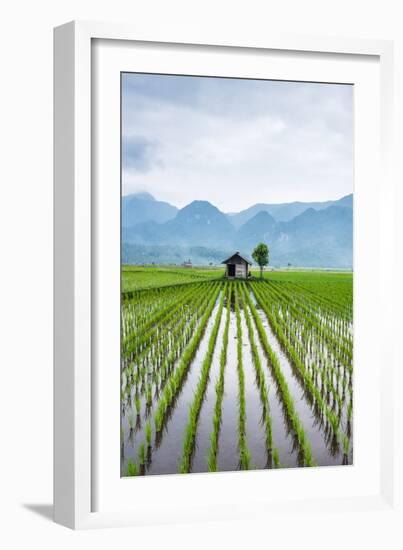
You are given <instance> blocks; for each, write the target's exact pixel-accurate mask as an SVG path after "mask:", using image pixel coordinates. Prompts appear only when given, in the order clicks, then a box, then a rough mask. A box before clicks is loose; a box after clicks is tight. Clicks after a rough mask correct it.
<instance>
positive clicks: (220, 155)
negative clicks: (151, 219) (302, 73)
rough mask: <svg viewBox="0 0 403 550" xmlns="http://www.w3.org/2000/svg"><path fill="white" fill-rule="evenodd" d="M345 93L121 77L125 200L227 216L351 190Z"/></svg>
mask: <svg viewBox="0 0 403 550" xmlns="http://www.w3.org/2000/svg"><path fill="white" fill-rule="evenodd" d="M352 133H353V90H352V87H351V86H347V85H338V84H312V83H300V82H278V81H266V80H240V79H223V78H205V77H189V76H168V75H145V74H132V73H125V74H124V75H123V76H122V170H123V173H122V182H123V194H124V195H127V194H130V193H135V192H139V191H148V192H149V193H151V194H152V195H154V196H155V198H157V199H159V200H165V201H168V202H170V203H172V204H174V205H175V206H178V207H183V206H185V205H186V204H188V203H189V202H191V201H192V200H196V199H198V200H208V201H210V202H212V203H213V204H214V205H215V206H217V207H218V208H220V209H221V210H223V211H225V212H234V211H238V210H242V209H244V208H247V207H248V206H250V205H252V204H254V203H257V202H267V203H276V202H290V201H297V200H299V201H311V200H315V201H316V200H327V199H337V198H340V197H342V196H343V195H346V194H348V193H351V192H352V188H353V164H352V163H353V160H352V152H353V142H352V135H353V134H352Z"/></svg>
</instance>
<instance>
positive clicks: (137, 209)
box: [122, 193, 178, 227]
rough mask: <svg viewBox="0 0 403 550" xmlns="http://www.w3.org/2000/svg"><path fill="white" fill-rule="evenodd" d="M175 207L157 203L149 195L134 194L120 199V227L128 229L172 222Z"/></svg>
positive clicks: (175, 210)
mask: <svg viewBox="0 0 403 550" xmlns="http://www.w3.org/2000/svg"><path fill="white" fill-rule="evenodd" d="M177 211H178V209H177V208H176V206H172V204H169V203H168V202H163V201H157V200H156V199H155V198H154V197H153V196H152V195H150V193H135V194H133V195H125V196H124V197H122V226H123V227H130V226H133V225H136V224H139V223H144V222H148V221H153V222H157V223H164V222H167V221H168V220H172V219H173V218H174V217H175V216H176V213H177Z"/></svg>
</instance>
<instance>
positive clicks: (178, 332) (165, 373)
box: [135, 285, 217, 416]
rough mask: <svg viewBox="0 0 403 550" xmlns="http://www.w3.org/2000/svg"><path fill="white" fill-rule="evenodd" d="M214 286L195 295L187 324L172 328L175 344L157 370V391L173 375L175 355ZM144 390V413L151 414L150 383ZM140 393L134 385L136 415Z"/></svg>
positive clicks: (195, 323) (139, 404)
mask: <svg viewBox="0 0 403 550" xmlns="http://www.w3.org/2000/svg"><path fill="white" fill-rule="evenodd" d="M215 288H217V286H216V285H212V286H211V287H210V288H209V292H208V293H207V294H199V295H198V296H197V298H196V300H195V301H194V304H193V305H192V309H194V311H193V312H192V315H193V316H192V317H191V320H190V322H189V323H188V326H186V327H185V326H184V325H183V324H182V323H180V324H179V325H176V326H175V328H174V330H173V336H174V337H175V344H174V346H173V347H172V349H171V351H170V353H168V354H167V355H166V357H165V359H164V362H163V363H162V365H161V367H160V369H159V372H158V374H159V376H158V383H159V384H160V385H159V387H158V388H157V389H158V390H159V391H160V390H162V389H163V388H164V387H165V385H166V383H168V382H169V381H170V379H171V377H172V376H173V374H174V371H173V370H172V369H173V368H175V367H176V368H177V364H176V359H177V357H179V354H180V353H181V352H182V350H183V349H185V347H186V345H187V344H188V342H189V340H190V339H191V337H192V333H193V330H194V329H195V327H196V325H197V323H198V322H199V319H200V316H201V315H202V314H203V312H204V311H205V309H206V308H207V306H208V304H209V300H210V298H211V296H212V295H213V293H214V289H215ZM154 382H155V381H154ZM155 383H156V382H155ZM146 388H148V393H147V391H146ZM159 391H158V392H157V393H158V396H159ZM144 392H145V403H146V407H148V410H147V409H146V413H148V414H151V412H152V404H153V402H152V395H151V391H150V385H148V387H144ZM141 395H142V392H141V391H140V392H139V391H138V386H136V394H135V405H136V411H137V415H138V416H139V415H140V411H141V399H140V397H141ZM150 400H151V401H150Z"/></svg>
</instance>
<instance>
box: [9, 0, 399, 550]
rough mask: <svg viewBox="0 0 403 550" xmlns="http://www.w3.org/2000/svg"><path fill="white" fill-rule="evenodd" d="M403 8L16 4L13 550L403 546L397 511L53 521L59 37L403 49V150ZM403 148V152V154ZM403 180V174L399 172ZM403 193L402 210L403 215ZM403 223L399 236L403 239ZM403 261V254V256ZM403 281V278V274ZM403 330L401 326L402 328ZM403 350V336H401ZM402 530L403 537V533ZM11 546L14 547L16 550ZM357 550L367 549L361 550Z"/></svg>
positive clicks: (91, 0)
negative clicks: (138, 35) (100, 24)
mask: <svg viewBox="0 0 403 550" xmlns="http://www.w3.org/2000/svg"><path fill="white" fill-rule="evenodd" d="M401 4H402V2H401V1H399V0H382V1H380V0H379V1H378V0H374V1H371V0H338V1H337V2H336V1H323V0H264V1H261V2H260V1H258V0H249V1H248V2H246V1H238V0H221V1H218V0H193V1H192V0H185V1H181V0H165V1H164V0H144V1H143V2H139V1H136V0H113V1H111V0H109V1H106V0H69V1H67V0H56V1H53V2H51V1H46V0H36V1H28V0H13V1H12V2H7V3H6V2H3V3H2V6H1V8H0V15H1V19H0V20H1V32H0V56H1V65H0V67H1V77H2V78H1V84H0V140H1V143H0V146H1V149H0V150H1V160H0V172H1V177H0V185H1V190H0V224H1V225H0V236H1V271H0V274H1V275H0V277H1V281H0V330H1V332H0V334H1V340H0V356H1V359H0V365H1V366H0V369H1V371H0V372H1V385H0V422H1V424H0V425H1V452H0V464H1V469H0V475H1V478H0V479H1V481H0V507H1V509H0V517H1V519H2V521H1V529H0V545H1V546H2V547H3V548H7V549H9V548H21V547H23V545H27V544H31V545H32V544H33V545H34V546H35V547H37V546H38V547H39V546H40V547H42V548H53V547H57V548H58V549H63V548H70V547H72V546H73V545H74V547H75V548H84V547H88V546H89V545H91V546H93V547H97V548H104V547H105V548H108V547H110V546H111V545H112V544H113V545H114V546H115V547H116V545H130V546H131V547H136V548H140V545H141V546H143V547H147V548H149V549H153V548H157V547H160V546H163V547H164V548H188V547H189V546H191V547H193V548H206V547H211V548H215V547H219V545H220V546H222V545H225V547H226V548H234V549H235V548H243V547H248V546H251V545H257V544H259V545H262V547H263V545H264V546H266V547H270V545H271V546H273V545H275V546H277V547H281V548H291V547H295V546H297V547H298V548H301V549H304V548H309V549H314V548H321V547H326V548H327V549H329V550H330V549H333V548H340V547H341V546H344V547H345V548H354V547H358V545H360V546H361V545H362V543H363V542H364V540H365V541H366V542H365V546H366V547H367V548H378V547H382V548H388V550H389V549H392V548H398V547H401V546H400V545H401V544H402V529H401V528H400V529H399V528H398V526H397V524H396V516H392V515H391V514H387V513H384V514H381V515H371V514H359V513H357V514H355V515H353V516H352V515H345V516H344V515H340V514H339V515H338V516H332V515H331V514H324V515H321V517H320V521H318V518H314V517H311V516H309V515H306V516H303V517H301V518H299V519H298V520H295V518H294V519H293V524H292V525H290V524H289V521H288V520H287V517H286V516H279V517H276V518H269V517H268V519H267V523H266V525H262V524H254V523H251V522H242V523H238V524H231V525H229V524H214V525H208V526H207V525H195V526H189V525H188V526H185V527H175V526H171V527H157V528H153V529H151V528H142V529H140V530H137V531H135V530H133V529H123V530H116V529H115V530H105V531H103V532H79V533H74V532H71V531H68V530H66V529H64V528H61V527H59V526H56V525H54V524H52V523H51V522H50V521H49V520H48V519H46V517H44V516H50V515H51V508H50V505H51V499H52V28H53V27H54V26H56V25H59V24H61V23H64V22H66V21H69V20H72V19H95V20H106V21H108V20H109V21H118V22H119V21H125V22H129V21H132V22H133V23H134V24H136V25H138V26H139V28H140V27H141V25H142V22H147V23H150V22H152V23H153V25H154V26H155V29H156V35H158V30H159V29H163V28H166V27H167V26H169V27H170V28H171V30H172V31H174V30H175V28H179V27H182V26H186V27H187V28H188V29H189V30H192V31H193V30H194V31H195V32H196V31H197V30H198V29H199V30H200V29H202V28H203V27H207V26H208V27H213V28H214V30H215V31H216V32H220V31H221V30H222V29H225V28H226V27H228V26H230V27H232V28H234V29H237V30H238V31H239V33H242V29H244V28H248V29H250V27H256V28H257V29H258V30H259V31H260V32H262V31H264V30H267V32H268V33H269V32H270V29H275V30H276V31H277V32H278V31H284V32H296V33H313V34H330V35H341V36H361V37H372V38H386V39H395V40H396V47H397V51H396V67H397V77H398V82H397V93H398V94H399V97H400V104H399V110H398V113H397V122H398V131H397V137H398V140H399V144H400V145H402V143H403V141H402V131H401V129H400V128H401V127H402V125H401V123H402V121H403V119H402V110H401V104H402V103H403V86H402V82H403V80H402V76H403V75H402V73H403V17H402V13H401V12H400V8H401ZM400 150H403V148H402V149H400ZM399 177H400V182H401V181H402V173H401V171H400V172H399ZM401 188H402V186H401V185H400V188H399V189H398V196H397V197H396V200H398V201H399V202H400V204H403V201H402V198H403V197H402V195H403V193H402V190H401ZM402 227H403V225H402V222H401V221H400V220H397V221H396V224H395V229H396V231H399V232H400V235H401V234H402ZM400 257H401V255H400ZM399 275H400V280H403V276H402V270H401V269H400V271H399ZM400 329H401V327H400ZM395 335H396V337H397V338H400V339H401V335H400V332H399V333H398V332H397V329H396V332H395ZM398 533H400V534H398ZM6 540H7V542H6ZM356 545H357V546H356Z"/></svg>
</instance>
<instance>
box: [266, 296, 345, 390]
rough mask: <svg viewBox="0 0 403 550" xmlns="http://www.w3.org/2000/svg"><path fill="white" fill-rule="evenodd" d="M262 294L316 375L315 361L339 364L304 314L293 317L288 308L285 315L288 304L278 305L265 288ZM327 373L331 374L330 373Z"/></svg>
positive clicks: (297, 350) (324, 365)
mask: <svg viewBox="0 0 403 550" xmlns="http://www.w3.org/2000/svg"><path fill="white" fill-rule="evenodd" d="M259 290H262V288H259ZM261 294H262V296H265V295H266V297H267V299H265V302H266V306H267V307H269V306H270V310H271V312H272V314H273V315H274V317H275V318H276V320H277V322H278V323H279V324H280V325H281V326H282V327H283V331H284V333H285V335H286V337H287V338H288V339H290V340H292V342H293V345H294V348H295V351H296V353H297V354H298V355H299V357H300V359H301V361H303V362H304V363H305V365H306V366H308V367H309V368H310V369H311V370H313V371H315V372H314V376H315V377H317V375H318V374H319V373H318V369H317V367H316V364H315V363H317V364H318V365H319V366H320V367H321V368H328V367H329V365H331V363H334V362H336V363H335V364H337V365H339V362H338V361H336V358H335V355H332V354H331V353H330V349H329V348H328V347H327V346H326V344H325V342H324V339H323V334H322V333H320V332H318V331H317V329H316V328H314V329H313V330H311V328H309V329H308V328H307V327H308V325H309V327H311V325H310V324H309V322H305V319H304V317H303V315H301V318H297V317H296V316H294V317H293V316H290V315H289V314H288V310H286V311H287V315H284V313H281V312H280V308H284V307H286V304H285V305H284V303H283V302H282V303H279V304H278V305H277V306H276V300H275V298H274V296H273V295H272V294H269V293H266V291H265V290H263V291H262V293H261ZM280 300H282V298H281V299H280ZM332 372H334V371H331V373H332ZM331 373H330V374H331ZM327 375H328V376H329V373H328V374H327ZM329 378H331V376H329ZM333 397H334V400H337V395H336V394H335V395H334V396H333Z"/></svg>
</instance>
